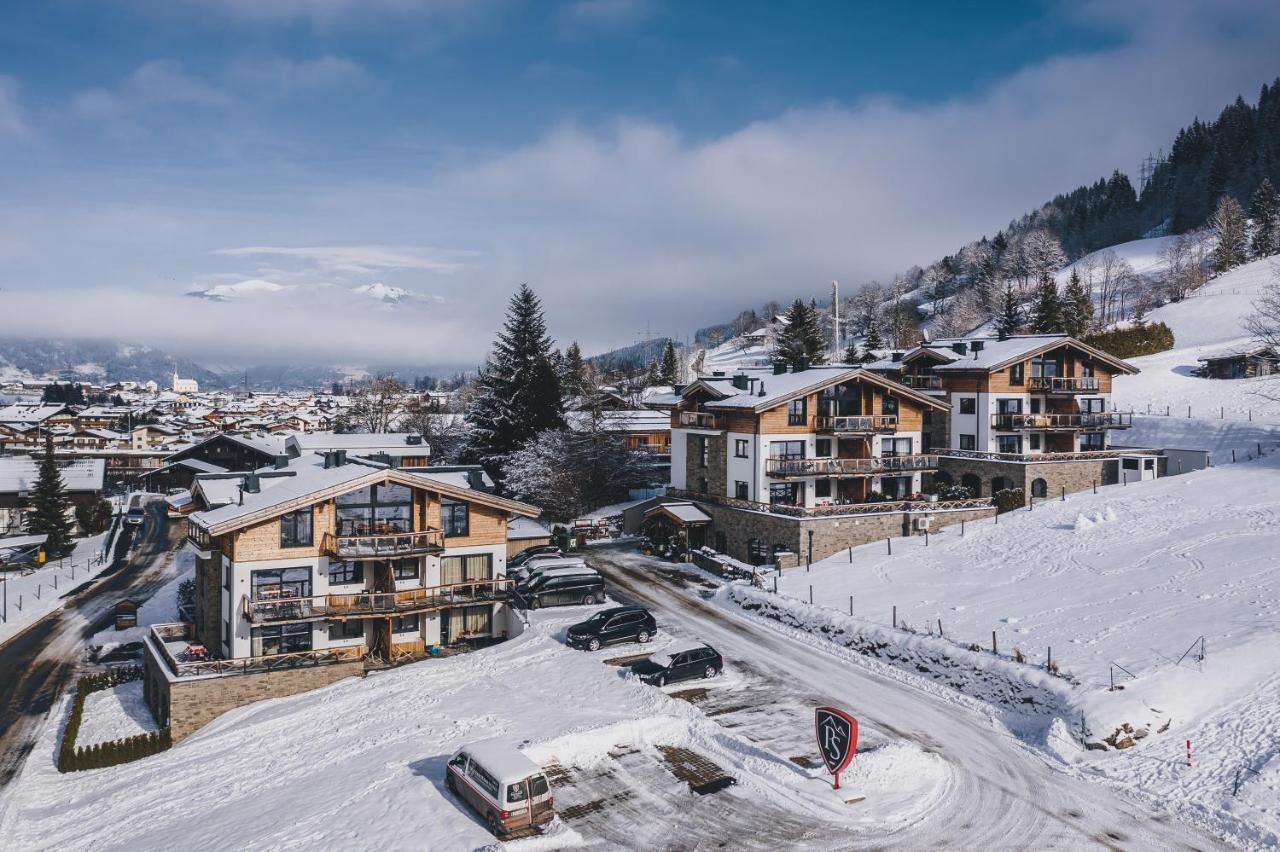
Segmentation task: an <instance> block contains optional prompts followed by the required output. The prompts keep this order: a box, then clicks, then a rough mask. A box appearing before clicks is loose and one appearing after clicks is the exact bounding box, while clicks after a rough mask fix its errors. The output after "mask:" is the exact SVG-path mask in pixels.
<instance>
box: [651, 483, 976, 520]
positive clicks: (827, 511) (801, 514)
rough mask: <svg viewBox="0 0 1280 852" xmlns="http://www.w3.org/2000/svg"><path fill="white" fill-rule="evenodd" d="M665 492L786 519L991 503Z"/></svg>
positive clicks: (974, 500) (671, 489) (677, 489)
mask: <svg viewBox="0 0 1280 852" xmlns="http://www.w3.org/2000/svg"><path fill="white" fill-rule="evenodd" d="M667 494H669V495H671V496H672V497H680V498H683V499H686V500H692V501H694V502H699V503H712V504H715V505H718V506H727V507H729V508H731V509H745V510H747V511H750V512H763V513H766V514H770V515H783V516H785V517H788V518H828V517H832V516H836V517H839V516H841V515H882V514H891V513H895V512H945V511H953V510H957V509H986V508H989V507H991V505H992V503H991V500H990V499H989V498H986V497H973V498H969V499H966V500H884V501H880V502H875V503H833V504H830V505H825V506H814V507H813V508H806V507H804V506H784V505H780V504H776V503H758V502H756V501H754V500H738V499H736V498H734V497H724V496H721V495H717V494H700V493H698V492H696V491H686V490H683V489H680V488H668V489H667Z"/></svg>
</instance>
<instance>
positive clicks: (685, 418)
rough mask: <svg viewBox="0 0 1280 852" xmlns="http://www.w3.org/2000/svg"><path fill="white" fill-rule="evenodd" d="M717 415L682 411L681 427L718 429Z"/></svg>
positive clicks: (705, 412)
mask: <svg viewBox="0 0 1280 852" xmlns="http://www.w3.org/2000/svg"><path fill="white" fill-rule="evenodd" d="M717 423H718V419H717V417H716V415H714V414H711V413H710V412H707V411H681V412H680V425H681V426H684V427H687V428H693V429H718V428H720V427H719V426H718V425H717Z"/></svg>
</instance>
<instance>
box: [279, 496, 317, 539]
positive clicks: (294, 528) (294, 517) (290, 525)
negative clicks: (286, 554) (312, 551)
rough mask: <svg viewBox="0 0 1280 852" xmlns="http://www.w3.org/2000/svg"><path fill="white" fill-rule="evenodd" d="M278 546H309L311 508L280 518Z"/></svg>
mask: <svg viewBox="0 0 1280 852" xmlns="http://www.w3.org/2000/svg"><path fill="white" fill-rule="evenodd" d="M280 546H281V547H310V546H311V507H310V506H308V507H307V508H305V509H299V510H298V511H296V512H290V513H289V514H287V515H281V516H280Z"/></svg>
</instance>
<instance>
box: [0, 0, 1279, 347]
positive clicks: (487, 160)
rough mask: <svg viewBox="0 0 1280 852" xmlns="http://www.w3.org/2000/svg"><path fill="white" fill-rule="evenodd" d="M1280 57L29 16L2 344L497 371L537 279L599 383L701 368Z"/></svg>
mask: <svg viewBox="0 0 1280 852" xmlns="http://www.w3.org/2000/svg"><path fill="white" fill-rule="evenodd" d="M1278 36H1280V12H1277V9H1276V7H1275V5H1274V4H1272V3H1262V2H1251V0H1225V2H1219V3H1215V4H1193V3H1177V2H1174V3H1136V4H1119V3H1073V4H1056V3H988V4H958V3H915V4H911V5H910V6H909V7H907V6H902V5H899V4H882V3H865V4H855V3H851V2H845V3H820V2H809V3H797V4H776V3H757V2H736V3H733V4H727V3H694V2H662V0H566V2H560V3H551V2H538V3H535V2H520V0H474V2H466V0H364V2H357V0H277V2H273V3H263V2H258V1H257V0H208V2H198V0H132V2H130V1H129V0H120V2H113V3H109V2H73V0H52V2H48V3H40V4H6V5H5V7H4V9H3V11H0V180H2V181H3V187H2V188H0V200H2V201H3V205H0V332H3V333H10V334H12V333H23V332H29V333H55V334H67V335H77V336H83V335H89V334H94V335H96V336H120V337H125V338H129V339H133V340H138V341H139V342H148V343H157V344H160V345H166V346H180V347H181V348H183V349H184V350H185V351H187V352H189V353H190V354H192V355H196V356H199V357H204V358H206V359H212V360H218V361H220V362H222V363H228V364H236V363H244V362H246V361H256V360H263V359H269V358H270V359H280V360H301V359H308V360H324V361H328V362H339V363H343V362H346V363H365V362H368V361H370V360H377V361H382V362H385V361H389V360H396V361H404V362H409V363H450V364H459V363H471V362H473V361H474V360H475V359H478V358H479V357H481V356H482V355H483V351H484V348H485V346H486V344H487V341H488V340H489V338H490V336H491V334H492V330H493V328H494V327H495V325H496V323H497V322H498V320H499V317H500V314H501V310H502V305H503V302H504V300H505V298H506V296H507V294H509V293H510V292H511V290H512V289H514V287H515V286H516V285H517V284H519V283H520V282H521V281H528V282H529V283H530V284H532V285H533V286H534V287H535V289H536V290H538V291H539V293H541V294H542V295H543V297H544V300H545V301H546V303H547V306H548V308H549V309H550V311H551V315H552V329H553V332H554V333H555V334H556V336H557V337H558V338H561V339H563V340H564V341H566V342H567V340H569V339H573V338H579V339H581V340H582V342H583V344H584V346H585V347H586V348H587V349H588V350H592V349H602V348H607V347H609V346H611V345H621V344H625V343H628V342H630V341H631V340H632V339H634V336H635V331H636V329H637V328H642V327H644V325H645V324H646V323H648V324H650V325H651V326H652V327H653V328H655V330H658V331H659V332H661V333H669V334H673V335H679V336H683V335H686V334H688V333H689V332H690V331H692V329H693V328H695V327H696V326H698V325H701V324H705V323H708V322H713V321H717V320H720V319H722V318H724V317H725V316H726V315H731V314H732V313H734V312H736V311H737V310H738V309H739V308H741V307H746V306H752V305H756V304H758V303H759V302H760V301H763V300H764V299H767V298H785V297H788V296H793V295H797V294H809V293H814V294H817V293H822V292H824V291H825V289H826V287H827V285H828V282H829V281H830V280H831V279H832V278H839V279H840V280H841V281H842V282H843V283H845V284H846V285H847V286H850V287H852V286H856V284H857V283H859V282H861V281H865V280H868V279H871V278H876V277H880V278H884V277H888V276H891V275H892V274H893V272H894V271H897V270H899V269H902V268H905V267H906V266H908V265H910V264H912V263H926V262H928V261H929V260H931V259H933V258H935V257H937V256H939V255H941V254H943V253H945V252H947V251H950V250H952V249H954V248H956V247H957V246H958V245H959V244H961V243H962V242H964V241H967V240H968V239H972V238H974V237H976V236H979V235H980V234H982V233H984V232H990V231H993V230H994V229H996V228H998V227H999V226H1000V225H1001V224H1003V223H1004V222H1006V221H1007V220H1008V219H1009V218H1011V217H1013V216H1015V215H1017V214H1019V213H1021V212H1023V211H1024V210H1025V209H1027V208H1029V207H1031V206H1032V205H1034V204H1036V203H1038V202H1040V201H1043V200H1044V199H1046V198H1048V197H1049V196H1051V195H1052V194H1053V193H1055V192H1057V191H1059V190H1063V189H1069V188H1071V187H1073V186H1075V185H1076V184H1078V183H1080V182H1082V181H1086V180H1092V179H1094V178H1096V177H1097V176H1099V175H1101V174H1105V173H1107V172H1109V171H1110V170H1111V169H1112V168H1114V167H1121V168H1126V169H1132V168H1133V167H1135V166H1136V163H1137V162H1138V160H1139V159H1140V158H1141V156H1143V155H1144V154H1145V153H1147V152H1148V151H1150V150H1153V149H1155V148H1157V147H1159V146H1161V145H1163V144H1167V142H1168V139H1169V138H1170V134H1171V133H1172V132H1173V131H1174V130H1175V129H1176V128H1177V127H1178V126H1180V125H1182V124H1184V123H1186V122H1187V121H1189V120H1190V118H1191V117H1192V116H1193V115H1196V114H1201V115H1212V114H1216V111H1217V110H1218V109H1219V108H1220V107H1221V106H1222V105H1223V104H1224V103H1225V102H1226V101H1227V100H1228V99H1230V98H1232V97H1234V96H1235V95H1236V94H1237V93H1243V94H1244V95H1245V96H1246V97H1248V98H1252V97H1253V96H1254V95H1255V94H1256V91H1257V88H1258V86H1259V85H1260V84H1261V83H1262V82H1264V81H1265V80H1269V79H1271V78H1272V77H1274V76H1275V75H1276V74H1278V73H1280V63H1278V62H1277V61H1276V54H1275V50H1274V45H1275V44H1276V43H1277V37H1278ZM373 285H382V286H381V287H375V286H373ZM390 288H397V289H395V290H392V289H390ZM402 291H403V293H402ZM193 293H195V294H198V295H197V296H195V297H193V296H192V295H191V294H193ZM199 294H203V295H199ZM50 305H55V306H57V310H54V311H51V310H50V309H49V308H50ZM334 317H341V320H340V321H335V319H334ZM282 318H284V319H286V320H287V321H286V322H281V319H282ZM317 330H321V331H323V332H325V333H322V334H317Z"/></svg>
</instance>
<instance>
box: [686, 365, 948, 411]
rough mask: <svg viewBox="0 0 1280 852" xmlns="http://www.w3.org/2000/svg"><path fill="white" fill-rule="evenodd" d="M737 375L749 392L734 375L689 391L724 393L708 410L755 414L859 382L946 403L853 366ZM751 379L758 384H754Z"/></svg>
mask: <svg viewBox="0 0 1280 852" xmlns="http://www.w3.org/2000/svg"><path fill="white" fill-rule="evenodd" d="M736 374H737V375H745V376H746V377H747V379H748V385H747V386H748V390H740V389H738V388H736V387H734V386H733V377H732V376H711V377H703V378H701V379H699V380H698V383H697V384H695V385H691V386H690V388H694V387H696V386H697V385H698V384H700V385H702V386H703V387H708V388H710V389H712V390H713V391H715V392H717V393H720V394H725V396H724V397H723V398H721V399H715V400H711V401H709V402H707V403H706V404H705V407H706V408H707V409H709V410H718V409H729V408H750V409H753V410H755V411H763V410H765V409H768V408H773V407H774V406H776V405H780V404H782V403H784V402H786V401H788V400H790V399H794V398H796V397H799V396H805V395H807V394H810V393H815V392H816V391H819V390H821V389H823V388H826V387H830V386H831V385H834V384H838V383H840V382H845V381H849V380H852V379H859V380H862V381H867V382H870V383H872V384H878V385H882V386H884V387H887V388H890V389H891V390H892V391H893V392H894V393H895V394H899V395H901V396H903V397H907V398H912V399H916V400H918V401H920V402H922V403H923V404H925V405H928V406H930V407H933V408H945V407H946V405H945V404H944V403H940V402H939V401H938V400H936V399H932V398H930V397H927V396H925V395H924V394H919V393H916V392H915V391H912V390H910V389H909V388H904V387H902V386H900V385H898V384H897V383H896V382H892V381H889V380H888V379H886V378H884V377H883V376H879V375H876V374H875V373H872V372H870V371H868V370H865V369H863V368H861V367H850V366H848V365H845V364H837V365H831V366H825V365H824V366H820V367H810V368H809V369H807V370H801V371H800V372H798V373H774V372H773V371H772V370H738V371H736ZM752 379H754V380H755V381H754V382H752V381H751V380H752ZM690 388H686V393H688V392H689V390H690Z"/></svg>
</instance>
